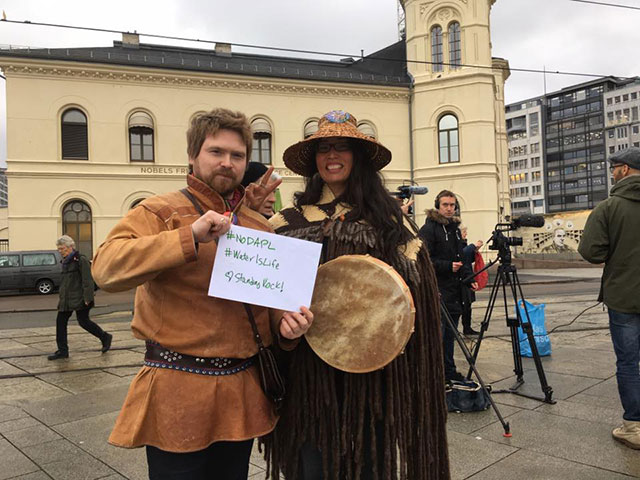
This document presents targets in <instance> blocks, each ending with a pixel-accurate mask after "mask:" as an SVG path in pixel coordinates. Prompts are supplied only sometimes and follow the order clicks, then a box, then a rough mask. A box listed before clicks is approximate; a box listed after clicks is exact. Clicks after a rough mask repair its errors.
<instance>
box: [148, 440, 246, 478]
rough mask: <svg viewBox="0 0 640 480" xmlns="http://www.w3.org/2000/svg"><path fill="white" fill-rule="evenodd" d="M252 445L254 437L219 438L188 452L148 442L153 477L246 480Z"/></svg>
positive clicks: (151, 476)
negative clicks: (205, 446) (238, 438)
mask: <svg viewBox="0 0 640 480" xmlns="http://www.w3.org/2000/svg"><path fill="white" fill-rule="evenodd" d="M252 447H253V439H251V440H245V441H242V442H216V443H212V444H211V445H209V446H208V447H207V448H205V449H204V450H199V451H197V452H187V453H174V452H165V451H164V450H160V449H159V448H156V447H150V446H147V464H148V465H149V480H246V479H247V477H248V476H249V457H250V456H251V448H252Z"/></svg>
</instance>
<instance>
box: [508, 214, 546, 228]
mask: <svg viewBox="0 0 640 480" xmlns="http://www.w3.org/2000/svg"><path fill="white" fill-rule="evenodd" d="M511 225H512V228H513V229H514V230H515V229H518V228H520V227H536V228H538V227H543V226H544V217H542V216H540V215H531V214H530V213H527V214H526V215H520V216H519V217H516V218H513V219H511Z"/></svg>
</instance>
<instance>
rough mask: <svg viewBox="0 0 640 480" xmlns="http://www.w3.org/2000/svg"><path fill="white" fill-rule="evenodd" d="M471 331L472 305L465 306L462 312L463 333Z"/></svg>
mask: <svg viewBox="0 0 640 480" xmlns="http://www.w3.org/2000/svg"><path fill="white" fill-rule="evenodd" d="M470 329H471V303H469V304H467V305H465V306H464V311H463V312H462V331H463V332H464V331H468V330H470Z"/></svg>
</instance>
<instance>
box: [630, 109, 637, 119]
mask: <svg viewBox="0 0 640 480" xmlns="http://www.w3.org/2000/svg"><path fill="white" fill-rule="evenodd" d="M631 120H634V121H635V120H638V107H633V108H632V109H631Z"/></svg>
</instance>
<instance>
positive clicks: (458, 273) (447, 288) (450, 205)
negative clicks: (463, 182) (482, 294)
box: [420, 190, 478, 381]
mask: <svg viewBox="0 0 640 480" xmlns="http://www.w3.org/2000/svg"><path fill="white" fill-rule="evenodd" d="M456 204H457V199H456V195H455V194H454V193H453V192H451V191H449V190H442V191H441V192H440V193H439V194H438V195H437V196H436V201H435V209H432V210H427V212H426V213H427V221H426V222H425V224H424V226H423V227H422V228H421V229H420V236H421V237H422V239H423V240H424V241H425V242H426V244H427V248H428V249H429V255H430V256H431V261H432V263H433V266H434V268H435V270H436V277H437V279H438V290H439V291H440V298H441V300H442V303H443V304H444V305H445V307H446V308H447V310H448V311H449V313H450V315H451V319H452V320H453V324H454V325H455V328H458V322H459V320H460V315H461V314H462V312H463V301H464V298H465V297H464V290H463V289H464V288H465V285H463V283H462V279H463V278H465V277H469V276H470V275H471V274H472V270H471V267H470V266H469V265H468V264H466V265H465V264H463V261H462V260H463V249H464V246H465V244H464V242H463V240H462V234H461V233H460V228H459V226H460V218H459V217H457V216H456V215H455V213H456ZM467 286H468V287H470V288H471V289H472V290H474V291H475V290H476V289H477V288H478V284H477V283H475V282H469V284H468V285H467ZM442 325H443V346H444V375H445V379H446V380H447V381H451V380H456V381H462V380H464V376H463V375H462V374H461V373H460V372H458V371H457V370H456V364H455V361H454V359H453V344H454V341H455V336H454V332H453V331H452V330H451V328H450V327H449V326H448V325H447V323H446V320H445V319H444V318H442Z"/></svg>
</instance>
